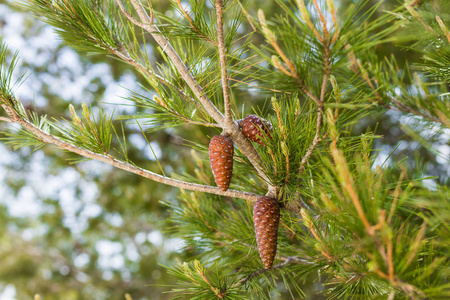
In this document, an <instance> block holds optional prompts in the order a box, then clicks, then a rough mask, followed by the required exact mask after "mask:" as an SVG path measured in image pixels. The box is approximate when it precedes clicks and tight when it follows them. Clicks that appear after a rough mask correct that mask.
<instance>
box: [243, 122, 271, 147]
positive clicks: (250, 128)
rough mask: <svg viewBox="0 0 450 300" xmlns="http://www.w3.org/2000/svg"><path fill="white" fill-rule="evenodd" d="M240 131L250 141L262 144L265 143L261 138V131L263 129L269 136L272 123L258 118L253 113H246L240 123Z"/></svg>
mask: <svg viewBox="0 0 450 300" xmlns="http://www.w3.org/2000/svg"><path fill="white" fill-rule="evenodd" d="M241 127H242V133H243V134H244V135H245V136H246V137H247V138H248V139H249V140H251V141H253V142H256V143H258V144H261V145H263V146H264V147H265V146H266V144H265V143H264V142H263V141H262V140H261V137H263V134H262V132H261V131H264V132H265V134H266V135H268V136H269V138H271V134H270V132H271V131H272V124H270V122H269V121H266V120H264V119H260V118H259V117H258V116H255V115H248V116H246V117H245V119H244V121H243V122H242V124H241Z"/></svg>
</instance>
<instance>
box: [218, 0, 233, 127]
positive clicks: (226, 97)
mask: <svg viewBox="0 0 450 300" xmlns="http://www.w3.org/2000/svg"><path fill="white" fill-rule="evenodd" d="M216 19H217V40H218V41H219V43H218V48H219V59H220V69H221V73H222V89H223V101H224V109H225V122H226V123H227V124H231V123H232V122H233V118H232V116H231V104H230V90H229V88H228V75H227V52H226V49H225V41H224V37H223V1H222V0H216Z"/></svg>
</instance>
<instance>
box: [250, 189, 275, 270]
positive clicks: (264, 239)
mask: <svg viewBox="0 0 450 300" xmlns="http://www.w3.org/2000/svg"><path fill="white" fill-rule="evenodd" d="M253 222H254V223H255V233H256V243H257V244H258V252H259V256H260V257H261V260H262V262H263V264H264V267H265V268H266V269H267V270H269V269H270V268H272V264H273V260H274V259H275V254H276V253H277V238H278V224H279V223H280V206H279V205H278V201H277V200H276V199H274V198H270V197H261V198H259V199H258V200H256V202H255V205H254V206H253Z"/></svg>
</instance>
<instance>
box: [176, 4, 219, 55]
mask: <svg viewBox="0 0 450 300" xmlns="http://www.w3.org/2000/svg"><path fill="white" fill-rule="evenodd" d="M176 1H177V4H178V7H179V8H180V10H181V12H182V13H183V15H184V17H185V18H186V20H187V21H188V22H189V24H190V25H191V28H192V30H194V31H195V32H196V33H197V34H198V35H199V36H201V38H202V39H204V40H205V41H207V42H209V43H211V44H213V45H215V46H217V42H216V41H213V40H212V39H210V38H209V37H207V36H206V35H204V34H203V33H202V32H201V31H200V29H198V28H197V26H195V24H194V21H193V20H192V18H191V16H189V14H188V12H187V11H186V10H185V9H184V7H183V6H182V5H181V1H180V0H176Z"/></svg>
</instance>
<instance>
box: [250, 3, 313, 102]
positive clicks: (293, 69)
mask: <svg viewBox="0 0 450 300" xmlns="http://www.w3.org/2000/svg"><path fill="white" fill-rule="evenodd" d="M258 17H259V21H260V23H261V27H262V30H263V33H264V36H265V37H266V39H267V41H268V42H269V44H271V45H272V47H273V48H274V49H275V51H277V53H278V55H279V56H280V57H281V59H282V60H283V61H284V63H285V64H286V66H287V68H288V69H289V70H286V69H285V68H284V67H282V66H281V64H279V62H278V61H276V65H279V66H281V69H280V70H281V71H282V72H283V73H285V74H287V75H289V76H291V77H292V78H294V79H295V80H296V81H297V84H298V85H299V87H300V90H301V91H302V92H303V93H305V94H306V95H307V96H308V97H309V98H310V99H312V100H313V101H314V102H316V103H317V104H319V100H318V99H317V97H316V96H315V95H314V94H313V93H312V92H311V91H310V90H309V89H308V87H307V86H306V85H305V82H304V81H303V79H302V78H300V76H299V75H298V72H297V68H296V67H295V65H294V63H293V62H292V61H291V60H290V59H289V58H288V57H287V56H286V54H285V53H284V52H283V50H282V49H281V47H280V45H278V43H277V40H276V37H275V34H274V33H273V32H272V31H271V30H270V29H269V27H268V26H267V22H266V17H265V15H264V12H263V11H262V10H261V9H260V10H259V11H258Z"/></svg>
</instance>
